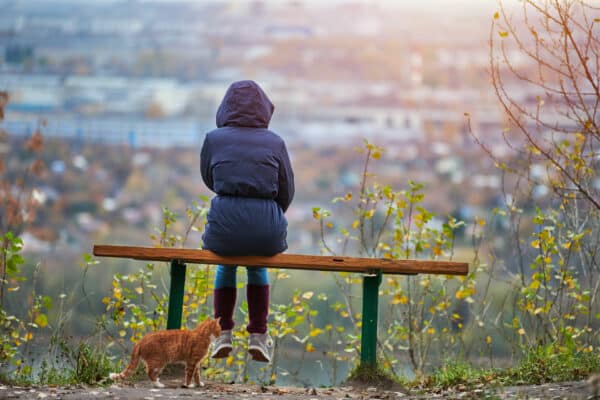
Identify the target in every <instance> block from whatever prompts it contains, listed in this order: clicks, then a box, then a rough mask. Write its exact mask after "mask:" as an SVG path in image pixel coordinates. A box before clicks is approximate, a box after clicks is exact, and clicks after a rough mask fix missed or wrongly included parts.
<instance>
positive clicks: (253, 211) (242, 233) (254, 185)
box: [200, 81, 294, 256]
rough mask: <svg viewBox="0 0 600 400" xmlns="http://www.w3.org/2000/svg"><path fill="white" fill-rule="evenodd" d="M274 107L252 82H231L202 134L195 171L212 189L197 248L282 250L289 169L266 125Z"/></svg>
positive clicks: (220, 251)
mask: <svg viewBox="0 0 600 400" xmlns="http://www.w3.org/2000/svg"><path fill="white" fill-rule="evenodd" d="M274 109H275V107H274V106H273V103H271V101H270V100H269V98H268V97H267V95H266V94H265V92H264V91H263V90H262V89H261V88H260V86H258V84H256V83H255V82H253V81H239V82H235V83H233V84H232V85H231V86H230V87H229V89H228V90H227V93H225V97H224V98H223V101H222V102H221V105H220V106H219V108H218V110H217V118H216V122H217V129H215V130H213V131H211V132H209V133H207V134H206V138H205V139H204V144H203V145H202V151H201V154H200V170H201V173H202V179H203V181H204V183H205V184H206V186H208V187H209V188H210V190H212V191H213V192H215V193H216V194H217V196H215V197H214V198H213V199H212V201H211V206H210V210H209V212H208V216H207V224H206V227H205V231H204V235H203V236H202V240H203V242H204V244H203V247H204V248H205V249H208V250H212V251H213V252H215V253H217V254H221V255H267V256H269V255H274V254H277V253H281V252H282V251H284V250H285V249H287V243H286V236H287V220H286V219H285V216H284V212H285V211H286V210H287V209H288V207H289V205H290V203H291V201H292V198H293V197H294V174H293V171H292V166H291V163H290V160H289V156H288V153H287V149H286V146H285V143H284V141H283V140H282V139H281V138H280V137H279V136H278V135H277V134H276V133H274V132H272V131H270V130H269V129H268V127H269V122H270V121H271V116H272V115H273V111H274Z"/></svg>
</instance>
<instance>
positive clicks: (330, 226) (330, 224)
mask: <svg viewBox="0 0 600 400" xmlns="http://www.w3.org/2000/svg"><path fill="white" fill-rule="evenodd" d="M325 226H326V227H328V228H329V229H331V228H333V224H332V223H331V222H328V223H327V225H325Z"/></svg>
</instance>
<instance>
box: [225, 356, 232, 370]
mask: <svg viewBox="0 0 600 400" xmlns="http://www.w3.org/2000/svg"><path fill="white" fill-rule="evenodd" d="M225 364H226V365H227V366H228V367H231V365H232V364H233V356H229V357H227V360H226V361H225Z"/></svg>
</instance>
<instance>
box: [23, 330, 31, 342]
mask: <svg viewBox="0 0 600 400" xmlns="http://www.w3.org/2000/svg"><path fill="white" fill-rule="evenodd" d="M31 339H33V333H31V332H27V333H26V334H25V336H24V337H23V340H24V341H25V342H29V341H30V340H31Z"/></svg>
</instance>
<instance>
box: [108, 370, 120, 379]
mask: <svg viewBox="0 0 600 400" xmlns="http://www.w3.org/2000/svg"><path fill="white" fill-rule="evenodd" d="M108 377H109V378H110V379H112V380H113V381H116V380H117V379H121V374H118V373H116V372H111V373H110V374H108Z"/></svg>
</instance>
